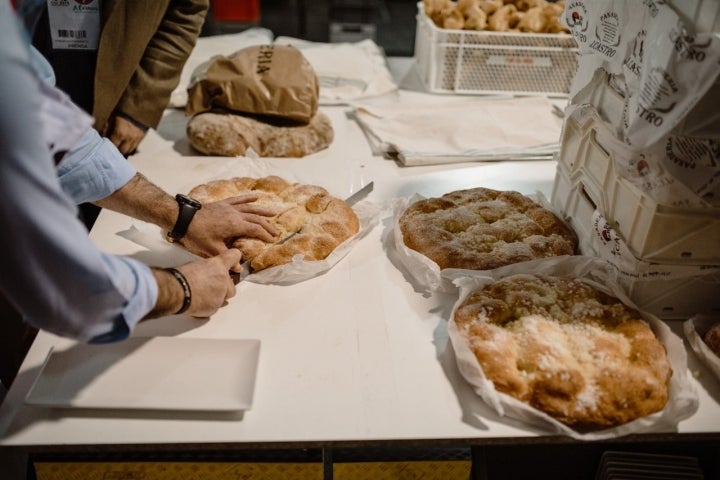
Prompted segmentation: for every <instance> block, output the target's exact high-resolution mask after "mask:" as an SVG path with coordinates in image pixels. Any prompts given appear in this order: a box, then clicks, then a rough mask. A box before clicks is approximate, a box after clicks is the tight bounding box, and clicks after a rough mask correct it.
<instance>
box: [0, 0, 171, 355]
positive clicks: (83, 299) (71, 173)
mask: <svg viewBox="0 0 720 480" xmlns="http://www.w3.org/2000/svg"><path fill="white" fill-rule="evenodd" d="M0 65H2V68H1V69H0V85H2V86H3V87H2V88H0V225H2V228H3V231H2V233H1V234H0V264H1V265H2V267H0V292H2V294H3V295H4V296H5V297H6V298H7V299H8V300H9V301H10V303H11V304H12V305H14V306H15V307H16V308H17V309H18V310H19V311H20V312H21V313H22V314H23V315H24V317H25V319H26V321H27V322H28V323H30V324H32V325H34V326H36V327H38V328H41V329H44V330H47V331H50V332H53V333H55V334H58V335H62V336H67V337H72V338H76V339H79V340H83V341H94V342H98V341H114V340H120V339H123V338H125V337H126V336H127V335H129V333H130V332H131V331H132V329H133V328H134V327H135V325H136V324H137V322H139V321H140V319H142V318H143V317H144V316H145V315H146V314H147V313H148V312H149V311H150V310H151V309H152V308H153V306H154V305H155V302H156V300H157V293H158V292H157V284H156V282H155V280H154V277H153V274H152V272H151V270H150V268H149V267H147V266H146V265H144V264H142V263H140V262H138V261H135V260H133V259H131V258H127V257H121V256H116V255H109V254H106V253H103V252H101V251H100V250H99V249H98V248H97V247H96V246H95V245H94V244H93V243H92V241H91V240H90V238H89V236H88V235H87V231H86V230H85V227H84V226H83V224H82V223H81V222H80V220H79V219H78V218H77V207H76V204H75V202H76V201H77V200H80V201H86V200H88V199H92V198H93V197H95V196H96V195H102V193H105V192H109V191H114V189H116V187H117V186H118V185H120V186H121V184H122V182H123V179H129V178H130V177H131V176H132V173H133V171H132V169H130V170H127V169H121V170H119V171H118V170H115V168H114V167H113V165H116V164H122V165H126V164H127V162H126V161H125V159H124V158H122V157H121V156H120V158H121V159H122V162H116V161H115V160H117V158H115V159H113V158H111V157H112V155H110V157H107V158H106V157H105V149H106V148H107V147H106V142H104V141H102V140H101V139H100V141H98V139H99V137H95V135H96V134H95V135H83V137H82V138H81V141H80V142H78V143H77V146H76V147H73V148H72V151H73V155H71V156H70V157H67V158H66V160H69V162H68V163H67V165H64V164H63V166H62V169H63V170H64V172H63V173H62V174H61V176H62V177H63V187H62V188H61V184H60V182H59V180H58V177H57V173H58V172H56V168H55V165H54V163H53V159H52V157H51V155H50V153H49V152H50V150H49V148H48V146H47V145H45V144H44V142H43V140H42V136H40V135H38V132H40V131H41V125H40V117H39V114H38V112H39V111H40V109H41V103H42V101H41V97H40V95H41V93H40V85H39V82H40V81H41V80H40V79H39V78H38V76H37V74H36V73H35V71H34V70H33V68H32V66H31V64H30V60H29V54H28V46H27V45H26V43H25V41H24V40H23V37H22V36H21V33H20V26H19V24H18V23H17V19H16V17H15V15H14V14H13V12H12V11H11V10H10V7H9V4H8V2H2V1H0ZM63 163H64V162H63ZM116 166H117V165H116ZM97 172H101V173H102V175H101V177H100V178H99V179H96V178H95V177H94V175H95V173H97ZM118 172H119V173H118ZM90 177H93V178H92V179H91V178H90ZM85 181H88V182H89V183H90V185H80V184H81V183H83V182H85ZM125 181H126V180H125ZM63 188H64V189H65V191H67V192H68V193H66V192H65V191H63Z"/></svg>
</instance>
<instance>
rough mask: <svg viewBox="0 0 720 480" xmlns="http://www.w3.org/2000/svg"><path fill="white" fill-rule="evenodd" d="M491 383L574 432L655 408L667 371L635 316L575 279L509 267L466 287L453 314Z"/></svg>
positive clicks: (663, 394) (665, 389)
mask: <svg viewBox="0 0 720 480" xmlns="http://www.w3.org/2000/svg"><path fill="white" fill-rule="evenodd" d="M453 321H454V322H455V325H456V326H457V330H458V332H459V333H460V335H462V336H463V337H464V338H466V339H467V342H468V345H469V346H470V349H471V350H472V352H473V353H474V355H475V358H476V359H477V361H478V363H479V365H480V366H481V367H482V370H483V373H484V374H485V376H486V377H487V378H488V379H489V380H491V381H492V382H493V384H494V386H495V389H496V390H497V391H499V392H503V393H506V394H508V395H511V396H512V397H515V398H517V399H518V400H520V401H522V402H525V403H527V404H529V405H530V406H532V407H534V408H536V409H538V410H540V411H543V412H545V413H547V414H548V415H550V416H551V417H553V418H555V419H557V420H558V421H560V422H562V423H564V424H566V425H568V426H569V427H571V428H573V429H575V430H578V431H594V430H600V429H605V428H610V427H614V426H618V425H622V424H624V423H627V422H629V421H631V420H634V419H636V418H640V417H644V416H646V415H649V414H652V413H654V412H658V411H660V410H662V409H663V408H664V407H665V404H666V403H667V401H668V397H669V381H670V377H671V375H672V368H671V366H670V362H669V359H668V357H667V353H666V351H665V347H664V346H663V345H662V343H661V342H660V341H659V340H658V339H657V337H656V336H655V334H654V332H653V331H652V329H651V328H650V326H649V325H648V323H647V322H646V321H645V320H644V319H643V318H642V316H640V314H639V313H638V312H637V311H636V310H634V309H632V308H630V307H628V306H626V305H625V304H623V303H622V302H621V301H620V300H618V299H617V298H615V297H613V296H611V295H608V294H606V293H604V292H602V291H600V290H598V289H597V288H595V287H593V286H591V285H588V284H587V283H583V282H582V281H580V280H578V279H574V278H565V277H554V276H545V275H531V274H518V275H513V276H509V277H506V278H503V279H501V280H498V281H495V282H493V283H490V284H489V285H486V286H485V287H482V288H479V289H477V290H475V291H473V292H471V293H470V294H469V295H468V296H467V298H466V299H465V300H464V301H463V302H462V303H461V304H460V305H459V306H458V308H457V309H456V311H455V314H454V316H453Z"/></svg>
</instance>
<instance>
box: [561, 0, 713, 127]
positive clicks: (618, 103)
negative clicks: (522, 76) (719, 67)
mask: <svg viewBox="0 0 720 480" xmlns="http://www.w3.org/2000/svg"><path fill="white" fill-rule="evenodd" d="M718 5H720V1H719V2H718ZM624 82H625V80H624V79H623V78H622V75H618V76H614V75H610V74H609V73H607V72H606V71H604V70H602V69H598V70H596V71H595V75H594V77H593V80H592V81H591V82H590V85H588V87H586V88H583V89H582V90H581V91H580V92H579V93H578V94H577V95H575V97H573V98H572V103H573V104H575V105H579V104H583V103H589V104H590V105H593V106H594V107H595V109H596V110H597V111H598V113H599V114H600V116H601V117H602V118H603V120H605V121H606V122H607V123H608V124H610V125H612V128H613V130H614V131H615V132H616V134H617V136H618V138H621V137H622V131H623V122H624V119H623V116H624V110H625V95H624V88H625V87H624ZM718 102H720V79H718V80H717V81H716V82H715V83H714V84H713V85H712V86H711V87H710V89H709V90H708V91H707V92H706V93H705V95H703V97H702V99H701V100H700V101H699V102H698V103H697V104H695V106H694V107H693V108H692V109H690V111H689V112H688V113H687V114H686V115H685V116H684V117H683V118H682V120H680V122H679V123H678V125H676V126H675V127H674V128H673V129H672V132H671V133H672V134H673V135H681V136H687V137H694V138H707V139H714V140H720V108H718V107H717V105H718Z"/></svg>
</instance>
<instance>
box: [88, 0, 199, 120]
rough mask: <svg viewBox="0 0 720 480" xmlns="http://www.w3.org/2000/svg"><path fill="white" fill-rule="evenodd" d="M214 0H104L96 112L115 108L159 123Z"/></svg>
mask: <svg viewBox="0 0 720 480" xmlns="http://www.w3.org/2000/svg"><path fill="white" fill-rule="evenodd" d="M208 8H209V0H103V1H102V16H101V22H102V24H101V25H102V30H101V32H102V33H101V35H100V42H99V45H98V52H97V66H96V69H95V89H94V90H95V91H94V106H93V116H94V117H95V128H96V129H98V130H101V129H102V128H103V126H104V125H105V123H106V122H107V121H108V119H109V118H110V115H111V114H112V113H113V111H116V110H117V111H118V112H121V113H123V114H125V115H127V116H129V117H131V118H133V119H134V120H136V121H138V122H140V123H142V124H144V125H146V126H149V127H152V128H155V127H157V125H158V123H159V122H160V119H161V117H162V113H163V111H164V110H165V108H166V107H167V105H168V102H169V100H170V94H171V93H172V91H173V90H174V89H175V87H177V85H178V83H179V82H180V73H181V72H182V68H183V66H184V65H185V61H186V60H187V58H188V56H189V55H190V52H191V51H192V49H193V47H194V46H195V43H196V41H197V38H198V36H199V35H200V30H201V28H202V25H203V23H204V21H205V15H206V13H207V10H208Z"/></svg>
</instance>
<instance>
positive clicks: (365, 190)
mask: <svg viewBox="0 0 720 480" xmlns="http://www.w3.org/2000/svg"><path fill="white" fill-rule="evenodd" d="M373 188H375V182H373V181H371V182H370V183H368V184H367V185H365V186H364V187H362V188H361V189H360V190H358V191H357V192H355V193H353V194H352V195H350V196H349V197H347V198H346V199H345V203H347V204H348V205H350V206H351V207H352V206H353V205H355V204H356V203H358V202H359V201H360V200H362V199H363V198H365V197H366V196H368V194H369V193H370V192H372V191H373ZM298 233H299V231H297V232H293V233H291V234H290V235H288V236H287V237H285V238H283V239H282V240H280V241H279V242H277V243H276V244H275V245H282V244H283V243H285V242H287V241H288V240H290V239H291V238H292V237H294V236H295V235H297V234H298ZM251 261H252V259H250V260H245V261H244V262H242V263H241V264H240V272H239V273H236V272H230V276H231V277H233V281H234V282H235V283H238V282H239V281H240V280H242V279H243V278H245V277H247V276H248V275H250V273H251V272H250V262H251Z"/></svg>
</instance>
